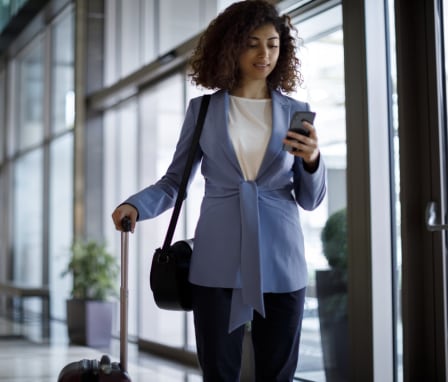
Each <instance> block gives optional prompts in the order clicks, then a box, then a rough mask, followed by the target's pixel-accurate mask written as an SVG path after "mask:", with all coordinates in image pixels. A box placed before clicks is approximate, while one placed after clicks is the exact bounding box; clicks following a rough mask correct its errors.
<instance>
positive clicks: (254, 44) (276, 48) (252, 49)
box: [239, 24, 280, 82]
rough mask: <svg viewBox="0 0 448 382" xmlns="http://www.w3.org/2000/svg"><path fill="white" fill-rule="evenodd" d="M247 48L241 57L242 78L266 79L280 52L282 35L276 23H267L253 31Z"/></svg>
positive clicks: (243, 79) (246, 79) (248, 79)
mask: <svg viewBox="0 0 448 382" xmlns="http://www.w3.org/2000/svg"><path fill="white" fill-rule="evenodd" d="M246 44H247V45H246V49H245V50H244V51H243V53H241V55H240V58H239V68H240V74H241V80H242V81H243V82H248V81H260V80H263V81H266V78H267V77H268V76H269V74H271V72H272V71H273V70H274V68H275V65H276V64H277V60H278V57H279V54H280V36H279V34H278V32H277V31H276V29H275V27H274V25H272V24H266V25H263V26H261V27H259V28H257V29H255V30H254V31H252V32H251V33H250V34H249V36H248V39H247V42H246Z"/></svg>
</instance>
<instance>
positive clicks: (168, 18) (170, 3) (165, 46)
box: [158, 0, 202, 55]
mask: <svg viewBox="0 0 448 382" xmlns="http://www.w3.org/2000/svg"><path fill="white" fill-rule="evenodd" d="M201 3H202V1H201V0H190V1H179V0H166V1H161V2H160V4H159V6H160V14H159V20H163V22H162V23H160V26H159V33H158V36H159V45H160V54H162V55H163V53H166V52H168V51H170V50H171V49H172V48H173V47H175V46H176V45H179V44H180V43H182V42H184V41H186V40H187V39H188V38H190V37H192V36H194V35H195V34H196V33H198V32H199V30H200V27H201V17H200V16H201V13H200V5H201Z"/></svg>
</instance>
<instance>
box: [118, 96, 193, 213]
mask: <svg viewBox="0 0 448 382" xmlns="http://www.w3.org/2000/svg"><path fill="white" fill-rule="evenodd" d="M200 99H201V97H198V98H195V99H192V100H191V101H190V103H189V105H188V108H187V112H186V114H185V119H184V122H183V125H182V129H181V132H180V136H179V139H178V142H177V145H176V149H175V151H174V155H173V158H172V161H171V164H170V165H169V167H168V169H167V171H166V173H165V175H164V176H163V177H162V178H160V179H159V180H158V181H157V182H156V183H154V184H152V185H150V186H148V187H146V188H144V189H142V190H141V191H139V192H137V193H136V194H134V195H132V196H130V197H129V198H128V199H126V200H125V201H124V202H123V203H128V204H131V205H133V206H134V207H135V208H136V209H137V211H138V220H139V221H141V220H145V219H151V218H154V217H156V216H158V215H160V214H161V213H163V212H164V211H166V210H168V209H170V208H171V207H173V206H174V204H175V202H176V198H177V194H178V191H179V186H180V183H181V180H182V175H183V171H184V167H185V163H186V159H187V157H188V152H189V150H190V146H191V142H192V139H193V134H194V130H195V125H196V119H197V116H198V113H199V106H200ZM201 157H202V153H201V150H198V151H197V153H196V157H195V160H194V162H193V167H192V169H191V174H190V178H189V182H188V185H187V190H188V187H189V185H190V183H191V180H192V179H193V178H194V175H195V173H196V171H197V169H198V166H199V163H200V160H201ZM185 196H186V194H185Z"/></svg>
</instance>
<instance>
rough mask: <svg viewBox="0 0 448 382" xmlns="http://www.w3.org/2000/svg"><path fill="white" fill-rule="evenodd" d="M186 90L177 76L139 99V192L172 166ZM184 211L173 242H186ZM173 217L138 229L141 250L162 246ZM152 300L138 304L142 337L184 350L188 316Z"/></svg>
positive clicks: (143, 285)
mask: <svg viewBox="0 0 448 382" xmlns="http://www.w3.org/2000/svg"><path fill="white" fill-rule="evenodd" d="M183 86H184V81H183V76H182V75H180V74H176V75H174V76H172V77H170V78H169V79H167V80H165V81H163V82H161V83H160V84H157V85H156V86H155V87H154V88H152V89H151V90H150V91H147V92H145V93H144V94H142V95H141V97H140V100H139V101H140V103H139V110H140V126H141V131H140V149H139V163H141V169H140V171H141V176H140V182H141V183H140V184H139V187H140V188H141V187H144V186H147V185H149V184H152V183H154V182H155V181H156V180H158V179H159V178H161V177H162V175H164V174H165V172H166V170H167V168H168V165H169V164H170V162H171V158H172V156H173V153H174V149H175V145H176V142H177V138H178V137H179V133H180V129H181V126H182V122H183V117H184V114H185V106H184V98H183V94H184V92H183ZM184 207H185V205H184ZM184 211H185V209H184V208H183V212H182V213H181V216H180V217H179V223H178V225H177V228H176V232H175V236H174V240H178V239H179V238H184V233H185V231H184V224H182V222H183V221H184V218H185V214H184ZM171 213H172V210H169V211H166V212H165V213H163V214H162V215H160V216H159V217H157V218H156V219H152V220H149V221H147V222H145V223H144V224H142V225H141V226H140V227H139V232H140V238H141V239H142V243H141V246H142V248H148V246H149V250H150V251H151V250H154V249H155V248H157V247H160V246H161V245H162V243H163V240H164V238H165V234H166V231H167V229H168V224H169V219H170V217H171ZM151 255H152V253H151ZM150 257H151V256H147V254H146V255H145V258H144V259H143V258H142V259H141V261H142V262H143V263H141V264H143V265H141V266H140V269H141V272H142V273H141V277H140V279H141V280H142V281H141V285H140V287H141V288H148V275H149V267H150V263H149V261H150V260H151V258H150ZM150 300H151V302H150V303H148V302H147V301H146V302H145V304H144V306H142V305H143V304H139V305H140V307H141V310H140V315H139V317H140V318H139V319H140V336H141V337H142V338H144V339H147V340H150V341H155V342H160V343H163V344H165V345H170V346H176V347H183V346H184V345H185V336H186V333H185V330H184V323H185V319H186V318H185V313H182V312H168V311H163V310H160V309H158V308H157V307H156V305H155V304H154V302H153V300H152V298H151V299H150Z"/></svg>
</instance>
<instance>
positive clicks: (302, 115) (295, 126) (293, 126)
mask: <svg viewBox="0 0 448 382" xmlns="http://www.w3.org/2000/svg"><path fill="white" fill-rule="evenodd" d="M315 117H316V113H315V112H313V111H296V112H295V113H294V115H293V116H292V119H291V122H290V124H289V131H294V132H296V133H299V134H302V135H306V136H307V137H309V135H310V131H309V130H308V129H307V128H306V127H304V126H303V123H302V122H303V121H307V122H309V123H311V124H313V123H314V118H315ZM288 140H292V139H291V138H288ZM283 150H285V151H290V152H291V151H295V150H296V149H295V148H294V147H291V146H290V145H288V144H284V145H283Z"/></svg>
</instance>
